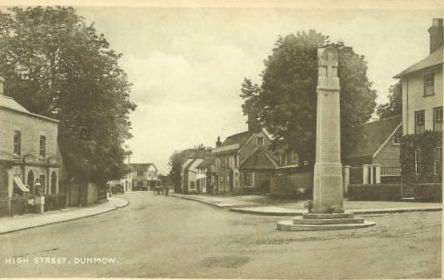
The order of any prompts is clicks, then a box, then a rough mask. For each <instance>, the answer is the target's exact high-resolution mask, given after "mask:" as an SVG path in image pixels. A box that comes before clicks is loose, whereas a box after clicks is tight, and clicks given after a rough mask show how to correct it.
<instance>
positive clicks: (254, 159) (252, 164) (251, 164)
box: [241, 149, 278, 170]
mask: <svg viewBox="0 0 444 280" xmlns="http://www.w3.org/2000/svg"><path fill="white" fill-rule="evenodd" d="M277 167H278V164H277V163H276V161H275V160H274V159H273V157H272V156H271V155H270V154H269V153H268V152H267V151H265V150H264V149H257V150H256V151H255V152H253V153H252V154H251V155H250V156H249V157H248V158H247V159H246V160H245V161H244V162H243V163H242V164H241V169H261V170H273V169H276V168H277Z"/></svg>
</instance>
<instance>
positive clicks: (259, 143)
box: [256, 136, 264, 146]
mask: <svg viewBox="0 0 444 280" xmlns="http://www.w3.org/2000/svg"><path fill="white" fill-rule="evenodd" d="M256 145H257V146H264V137H259V136H258V137H256Z"/></svg>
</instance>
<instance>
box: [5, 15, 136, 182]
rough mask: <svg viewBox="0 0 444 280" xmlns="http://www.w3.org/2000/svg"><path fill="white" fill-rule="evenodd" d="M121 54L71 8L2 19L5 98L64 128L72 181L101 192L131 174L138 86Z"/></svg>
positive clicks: (61, 144)
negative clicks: (128, 143) (128, 145)
mask: <svg viewBox="0 0 444 280" xmlns="http://www.w3.org/2000/svg"><path fill="white" fill-rule="evenodd" d="M120 57H121V54H118V53H116V52H115V51H113V50H112V49H110V46H109V43H108V41H107V40H106V39H105V37H104V35H103V34H100V35H99V34H97V32H96V30H95V28H94V26H93V25H92V24H90V25H88V24H86V23H85V20H84V19H83V18H82V17H81V16H79V15H77V14H76V12H75V10H74V9H73V8H71V7H32V8H31V7H28V8H21V7H14V8H10V9H9V11H8V12H7V13H5V12H0V75H2V76H4V77H5V79H6V83H5V93H6V94H8V95H10V96H12V97H14V98H15V99H16V100H17V101H18V102H19V103H21V104H22V105H23V106H24V107H25V108H27V109H28V110H30V111H31V112H33V113H37V114H41V115H44V116H48V117H52V118H56V119H58V120H60V124H59V135H58V143H59V147H60V149H61V152H62V156H63V161H64V164H65V166H66V170H67V174H68V176H69V178H74V179H76V180H80V181H87V180H89V181H93V182H97V183H100V184H103V183H104V182H106V181H108V180H112V179H117V178H120V177H121V176H122V175H123V174H124V173H125V172H126V171H127V168H126V166H125V164H124V158H125V156H126V154H127V153H128V151H126V150H125V149H124V148H123V147H122V146H123V143H124V142H125V140H126V139H128V138H130V137H131V133H130V126H131V123H130V121H129V113H130V112H131V111H132V110H134V109H135V104H133V103H132V102H130V100H129V92H130V86H131V85H130V84H129V82H128V81H127V78H126V74H125V73H124V71H123V70H122V69H121V68H120V66H119V64H118V60H119V59H120Z"/></svg>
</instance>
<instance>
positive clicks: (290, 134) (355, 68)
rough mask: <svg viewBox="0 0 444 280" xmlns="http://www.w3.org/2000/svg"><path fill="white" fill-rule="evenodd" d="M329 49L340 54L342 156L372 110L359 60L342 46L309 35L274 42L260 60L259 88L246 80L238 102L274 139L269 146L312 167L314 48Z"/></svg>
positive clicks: (372, 93) (368, 86) (370, 94)
mask: <svg viewBox="0 0 444 280" xmlns="http://www.w3.org/2000/svg"><path fill="white" fill-rule="evenodd" d="M325 44H332V45H334V46H336V47H337V49H338V51H339V67H338V75H339V78H340V86H341V91H340V102H341V144H342V145H341V146H342V149H341V151H342V155H344V153H347V151H348V150H349V149H350V147H351V146H352V145H354V144H355V143H356V141H357V140H358V137H360V134H359V132H358V130H359V125H360V124H363V123H365V122H367V121H368V120H369V119H370V117H371V114H372V113H373V111H374V108H375V106H376V103H375V99H376V91H375V90H372V89H371V83H370V82H369V80H368V78H367V63H366V61H365V59H364V57H363V56H362V55H358V54H356V53H355V52H354V51H353V49H352V48H351V47H348V46H346V45H345V44H344V43H342V42H337V43H330V42H329V41H328V37H327V36H324V35H322V34H321V33H318V32H316V31H313V30H310V31H309V32H298V33H297V34H290V35H287V36H285V37H279V39H278V40H277V42H276V43H275V46H274V48H273V51H272V53H271V55H270V56H268V58H267V59H266V60H265V69H264V70H263V72H262V83H261V84H260V85H256V84H253V83H252V82H251V81H250V80H248V79H245V80H244V83H243V84H242V94H241V97H242V98H243V99H244V104H243V110H244V114H251V112H253V113H256V116H257V118H258V121H259V122H260V123H261V125H262V126H263V127H264V128H265V129H266V130H267V131H268V132H269V133H270V134H271V135H272V136H273V140H274V141H273V144H275V145H285V146H286V147H288V148H289V149H292V150H294V151H296V152H297V153H298V155H299V160H300V162H301V163H302V161H309V162H311V163H312V162H314V155H315V135H316V100H317V94H316V85H317V77H318V60H317V48H318V47H321V46H324V45H325Z"/></svg>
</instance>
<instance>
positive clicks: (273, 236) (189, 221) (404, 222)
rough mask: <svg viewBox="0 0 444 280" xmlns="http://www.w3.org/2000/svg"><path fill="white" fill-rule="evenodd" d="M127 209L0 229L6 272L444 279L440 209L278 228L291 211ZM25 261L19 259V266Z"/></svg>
mask: <svg viewBox="0 0 444 280" xmlns="http://www.w3.org/2000/svg"><path fill="white" fill-rule="evenodd" d="M122 197H123V198H124V199H127V200H129V202H130V204H129V205H128V206H127V207H125V208H122V209H119V210H116V211H112V212H109V213H105V214H101V215H98V216H94V217H90V218H85V219H80V220H76V221H71V222H66V223H60V224H55V225H49V226H45V227H39V228H34V229H30V230H25V231H19V232H14V233H9V234H5V235H0V244H1V245H0V277H29V276H33V277H74V276H78V277H170V278H175V277H182V278H185V277H187V278H411V277H414V278H440V277H441V212H418V213H403V214H387V215H375V216H365V217H366V219H368V220H371V221H375V222H376V224H377V225H376V226H375V227H371V228H367V229H358V230H345V231H324V232H281V231H277V230H276V229H275V228H276V225H275V223H276V222H277V221H279V220H282V219H289V217H269V216H254V215H248V214H239V213H234V212H230V211H228V210H226V209H219V208H215V207H210V206H208V205H204V204H201V203H199V202H194V201H189V200H183V199H178V198H174V197H165V196H157V195H153V194H152V193H151V192H134V193H128V194H125V195H123V196H122ZM19 263H21V264H19Z"/></svg>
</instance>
